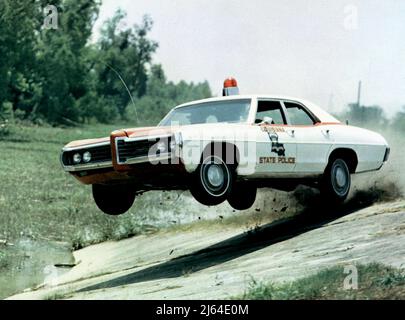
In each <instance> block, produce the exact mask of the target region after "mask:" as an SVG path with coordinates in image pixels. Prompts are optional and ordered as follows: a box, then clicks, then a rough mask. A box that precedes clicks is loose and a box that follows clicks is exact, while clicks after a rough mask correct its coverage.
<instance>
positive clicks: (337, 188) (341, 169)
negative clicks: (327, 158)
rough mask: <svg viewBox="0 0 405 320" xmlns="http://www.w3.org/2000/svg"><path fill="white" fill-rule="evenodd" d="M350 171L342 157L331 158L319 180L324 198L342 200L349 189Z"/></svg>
mask: <svg viewBox="0 0 405 320" xmlns="http://www.w3.org/2000/svg"><path fill="white" fill-rule="evenodd" d="M350 184H351V179H350V172H349V168H348V167H347V164H346V162H345V161H344V160H343V159H334V160H332V161H331V162H330V163H329V164H328V166H327V167H326V169H325V173H324V175H323V177H322V181H321V188H320V189H321V190H320V191H321V194H322V195H323V196H324V197H325V198H324V199H325V200H330V201H333V202H338V203H339V202H343V201H344V200H345V199H346V198H347V196H348V194H349V190H350Z"/></svg>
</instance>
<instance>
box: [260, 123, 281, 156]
mask: <svg viewBox="0 0 405 320" xmlns="http://www.w3.org/2000/svg"><path fill="white" fill-rule="evenodd" d="M261 129H262V131H264V132H267V134H268V135H269V139H270V141H271V152H275V153H276V154H277V155H278V156H282V157H285V148H284V144H283V143H279V142H278V134H277V132H276V131H284V129H282V128H276V129H274V128H272V127H270V126H262V127H261ZM280 129H282V130H280Z"/></svg>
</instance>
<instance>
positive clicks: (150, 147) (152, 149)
mask: <svg viewBox="0 0 405 320" xmlns="http://www.w3.org/2000/svg"><path fill="white" fill-rule="evenodd" d="M171 139H172V137H156V138H148V139H145V140H132V141H131V140H124V139H117V141H116V143H117V150H118V162H119V163H125V162H126V161H128V160H129V159H135V158H143V157H147V156H148V155H149V153H151V155H156V156H159V154H160V153H159V151H157V150H156V145H157V143H159V142H163V143H164V144H165V147H166V153H167V152H170V151H171V150H170V142H171Z"/></svg>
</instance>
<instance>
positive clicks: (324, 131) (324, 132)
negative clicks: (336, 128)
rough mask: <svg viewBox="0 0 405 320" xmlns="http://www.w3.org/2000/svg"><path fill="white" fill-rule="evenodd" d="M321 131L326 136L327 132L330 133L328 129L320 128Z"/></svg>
mask: <svg viewBox="0 0 405 320" xmlns="http://www.w3.org/2000/svg"><path fill="white" fill-rule="evenodd" d="M322 133H323V134H324V135H326V136H328V135H329V133H330V130H329V129H326V130H322Z"/></svg>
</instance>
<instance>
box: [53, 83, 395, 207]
mask: <svg viewBox="0 0 405 320" xmlns="http://www.w3.org/2000/svg"><path fill="white" fill-rule="evenodd" d="M230 93H232V95H230ZM235 93H237V86H236V81H235V80H234V79H227V80H226V81H225V83H224V96H223V97H218V98H210V99H205V100H199V101H193V102H190V103H186V104H182V105H179V106H177V107H175V108H173V109H172V110H171V111H170V112H169V113H168V114H167V115H166V117H165V118H164V119H163V120H162V121H161V122H160V123H159V125H158V126H157V127H148V128H134V129H122V130H117V131H113V132H112V133H111V135H110V137H106V138H102V139H91V140H81V141H73V142H71V143H69V144H67V145H66V146H65V147H64V148H63V149H62V154H61V162H62V166H63V168H64V170H65V171H67V172H69V173H70V174H72V175H73V176H74V177H75V178H77V179H78V180H79V181H81V182H82V183H84V184H91V185H92V188H93V196H94V200H95V202H96V204H97V206H98V207H99V208H100V209H101V210H102V211H103V212H105V213H107V214H112V215H117V214H121V213H124V212H126V211H127V210H128V209H129V208H130V207H131V206H132V204H133V202H134V200H135V197H136V195H137V194H141V193H143V192H145V191H148V190H186V189H188V190H190V191H191V194H192V195H193V196H194V197H195V199H196V200H197V201H199V202H200V203H202V204H205V205H209V206H211V205H217V204H220V203H222V202H224V201H226V200H227V201H228V202H229V204H230V205H231V206H232V207H233V208H235V209H237V210H243V209H248V208H249V207H251V206H252V205H253V203H254V201H255V198H256V192H257V188H260V187H270V188H276V189H281V190H287V191H288V190H293V189H294V188H295V187H296V186H297V185H298V184H304V185H309V186H312V187H316V188H319V189H320V191H321V193H322V194H323V195H322V198H323V199H327V201H330V202H342V201H344V200H345V198H346V197H347V195H348V193H349V189H350V183H351V178H350V176H351V174H354V173H360V172H366V171H373V170H379V169H380V168H381V167H382V165H383V164H384V162H386V161H387V160H388V156H389V151H390V149H389V147H388V144H387V142H386V141H385V139H384V138H383V137H382V136H381V135H380V134H378V133H376V132H373V131H369V130H366V129H362V128H358V127H354V126H349V125H346V124H342V123H341V122H339V121H338V120H337V119H335V118H334V117H333V116H331V115H330V114H328V113H327V112H325V111H324V110H322V109H321V108H319V107H318V106H316V105H314V104H313V103H311V102H308V101H305V100H302V99H295V98H290V97H284V96H274V95H238V94H235Z"/></svg>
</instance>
